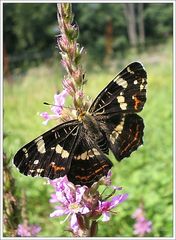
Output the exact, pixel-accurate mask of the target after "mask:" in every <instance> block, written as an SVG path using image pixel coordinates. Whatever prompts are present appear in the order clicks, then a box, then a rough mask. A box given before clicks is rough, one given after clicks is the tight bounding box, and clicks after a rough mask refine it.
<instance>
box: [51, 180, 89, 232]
mask: <svg viewBox="0 0 176 240" xmlns="http://www.w3.org/2000/svg"><path fill="white" fill-rule="evenodd" d="M54 181H55V180H54ZM52 184H53V182H52ZM54 187H55V190H56V194H52V198H51V199H50V202H58V203H59V205H58V206H56V207H55V208H56V210H55V211H54V212H52V213H51V214H50V217H59V216H62V215H67V217H66V219H65V220H67V219H68V218H70V227H71V229H72V230H73V231H74V232H77V230H78V227H79V224H78V219H77V214H82V215H84V214H87V213H89V212H90V209H89V208H88V207H87V206H86V204H85V203H84V201H83V195H84V192H85V190H86V189H87V187H86V186H83V187H75V186H74V185H73V184H72V183H71V182H69V181H68V179H67V178H66V177H63V178H61V179H59V180H58V182H57V181H55V182H54Z"/></svg>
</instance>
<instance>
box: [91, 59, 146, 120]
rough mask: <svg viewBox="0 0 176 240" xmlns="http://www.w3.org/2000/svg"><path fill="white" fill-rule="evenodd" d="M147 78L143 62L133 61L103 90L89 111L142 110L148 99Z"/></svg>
mask: <svg viewBox="0 0 176 240" xmlns="http://www.w3.org/2000/svg"><path fill="white" fill-rule="evenodd" d="M146 78H147V75H146V71H145V70H144V68H143V66H142V64H141V63H139V62H133V63H131V64H130V65H128V66H127V67H126V68H125V69H124V70H123V71H121V72H120V73H119V74H118V75H117V76H116V77H115V78H114V79H113V80H112V81H111V82H110V83H109V84H108V85H107V87H106V88H105V89H103V91H101V93H100V94H99V95H98V96H97V98H96V99H95V100H94V102H93V103H92V105H91V107H90V109H89V112H90V113H92V114H94V115H109V114H114V113H119V114H120V113H133V112H139V111H141V110H142V108H143V106H144V103H145V101H146V84H147V82H146Z"/></svg>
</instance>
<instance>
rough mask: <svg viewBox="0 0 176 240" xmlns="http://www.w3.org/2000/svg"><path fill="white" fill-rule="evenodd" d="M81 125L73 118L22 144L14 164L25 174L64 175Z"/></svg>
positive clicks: (69, 163) (52, 176) (49, 176)
mask: <svg viewBox="0 0 176 240" xmlns="http://www.w3.org/2000/svg"><path fill="white" fill-rule="evenodd" d="M80 130H81V125H80V123H79V122H78V121H76V120H73V121H70V122H66V123H63V124H61V125H58V126H56V127H54V128H53V129H50V130H49V131H47V132H46V133H44V134H43V135H41V136H39V137H38V138H36V139H34V140H33V141H31V142H30V143H28V144H27V145H25V146H23V147H22V148H21V149H20V150H19V151H18V152H17V154H16V155H15V157H14V164H15V165H16V167H17V168H18V169H19V171H20V172H21V173H23V174H25V175H31V176H33V177H34V176H42V177H48V178H50V179H53V178H57V177H61V176H64V175H65V174H67V172H68V171H69V169H70V165H71V160H72V158H73V155H74V149H75V147H76V145H77V143H78V141H79V133H80Z"/></svg>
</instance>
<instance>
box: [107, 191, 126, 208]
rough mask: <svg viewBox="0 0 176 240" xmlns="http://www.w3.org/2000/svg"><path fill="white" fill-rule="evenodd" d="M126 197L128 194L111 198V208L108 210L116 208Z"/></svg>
mask: <svg viewBox="0 0 176 240" xmlns="http://www.w3.org/2000/svg"><path fill="white" fill-rule="evenodd" d="M127 197H128V194H127V193H126V194H120V195H117V196H115V197H113V198H112V200H111V206H110V208H109V209H112V208H114V207H116V206H117V205H118V204H119V203H122V202H123V201H125V200H126V199H127Z"/></svg>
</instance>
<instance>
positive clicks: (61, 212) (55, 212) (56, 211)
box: [50, 208, 67, 217]
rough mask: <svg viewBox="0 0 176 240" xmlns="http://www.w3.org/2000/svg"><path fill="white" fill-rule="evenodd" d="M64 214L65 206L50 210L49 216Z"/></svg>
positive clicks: (65, 212)
mask: <svg viewBox="0 0 176 240" xmlns="http://www.w3.org/2000/svg"><path fill="white" fill-rule="evenodd" d="M65 214H67V211H66V210H65V208H60V209H57V210H55V211H54V212H52V213H51V214H50V217H59V216H62V215H65Z"/></svg>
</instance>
